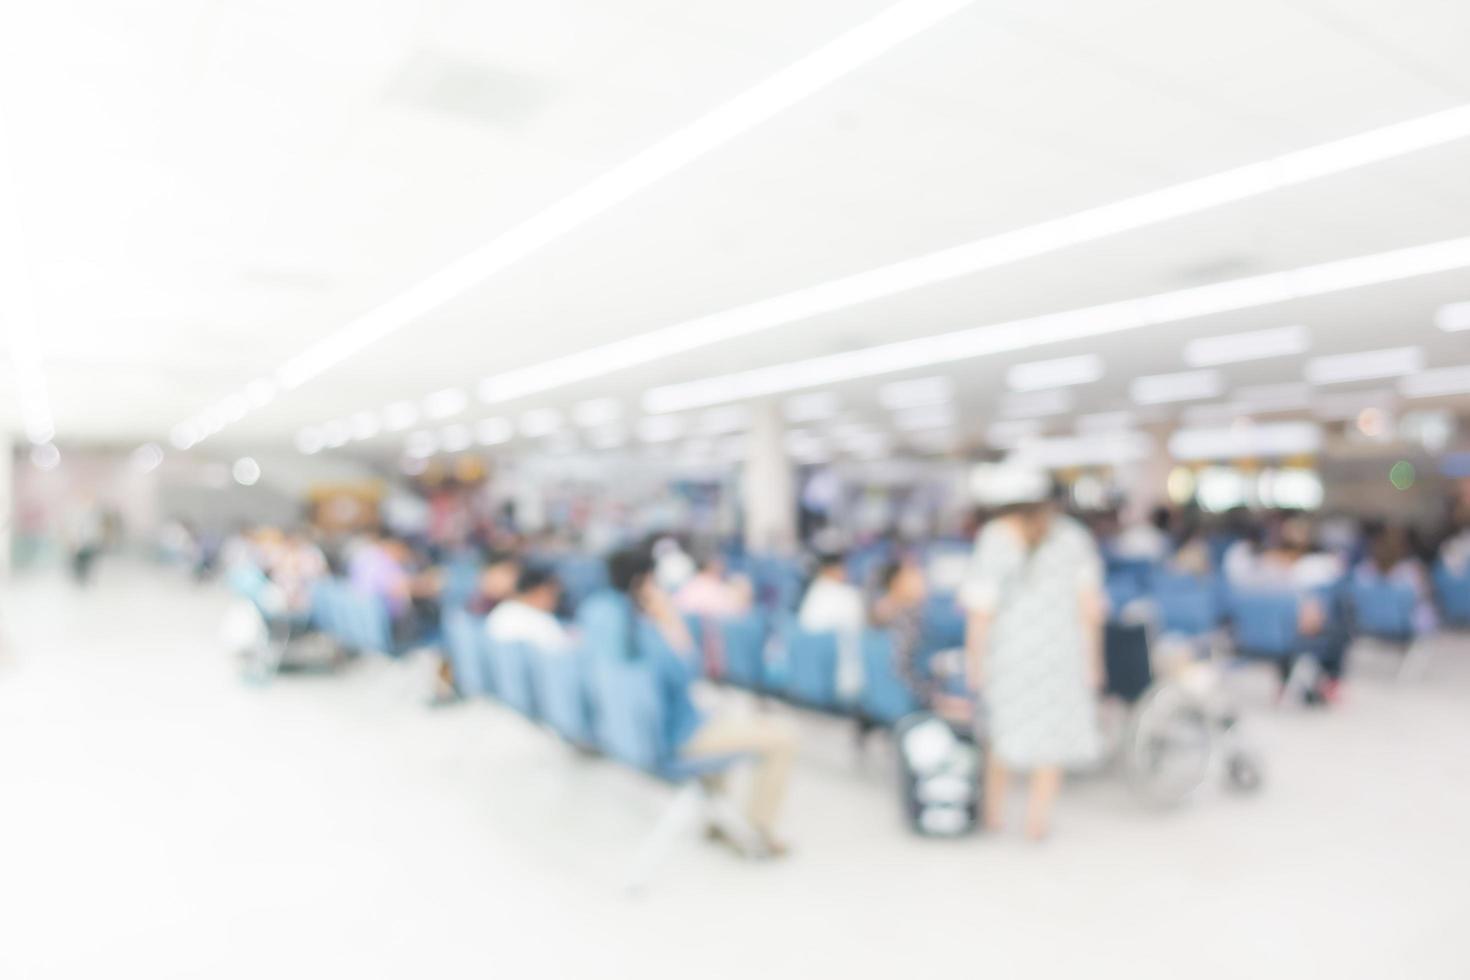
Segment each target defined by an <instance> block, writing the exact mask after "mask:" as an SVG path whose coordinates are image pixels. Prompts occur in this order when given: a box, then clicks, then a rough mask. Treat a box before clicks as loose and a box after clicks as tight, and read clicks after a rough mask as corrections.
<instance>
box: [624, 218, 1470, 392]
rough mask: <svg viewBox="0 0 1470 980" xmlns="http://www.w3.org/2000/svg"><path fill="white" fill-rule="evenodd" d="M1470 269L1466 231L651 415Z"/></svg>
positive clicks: (687, 388) (848, 360)
mask: <svg viewBox="0 0 1470 980" xmlns="http://www.w3.org/2000/svg"><path fill="white" fill-rule="evenodd" d="M1466 266H1470V237H1467V238H1452V239H1449V240H1448V241H1442V242H1434V243H1433V244H1429V245H1418V246H1415V247H1413V248H1404V249H1397V250H1395V251H1391V252H1378V253H1375V254H1373V255H1364V256H1359V257H1357V258H1351V259H1341V260H1339V261H1336V262H1325V263H1322V264H1321V265H1311V266H1303V267H1301V268H1297V269H1290V270H1287V271H1284V272H1272V273H1267V274H1265V275H1261V276H1252V277H1250V278H1246V279H1232V280H1230V281H1227V282H1222V283H1216V284H1215V285H1212V286H1198V287H1195V288H1192V289H1182V290H1177V291H1175V292H1171V293H1158V294H1155V295H1153V296H1143V297H1140V298H1138V299H1131V300H1123V301H1121V302H1117V303H1105V304H1103V305H1101V306H1088V307H1082V308H1080V309H1075V310H1066V311H1063V312H1060V313H1049V314H1045V315H1042V316H1035V317H1027V318H1025V319H1021V320H1006V321H1003V322H1001V323H993V324H987V325H985V326H981V327H972V328H970V329H968V330H956V331H953V332H951V333H943V334H935V335H932V336H928V337H916V338H914V339H912V340H901V341H897V342H895V343H891V344H880V345H878V346H876V347H865V348H861V349H858V350H852V351H847V352H845V353H842V354H830V355H827V356H825V357H815V358H810V359H808V360H804V361H791V362H788V363H785V364H778V365H774V366H772V367H766V368H757V369H755V370H751V371H740V372H737V373H734V374H726V375H717V376H715V377H710V378H703V379H700V380H697V381H686V382H682V383H680V384H673V385H663V386H661V387H658V388H652V389H650V390H649V391H648V392H647V393H645V394H644V396H643V406H644V408H645V410H647V411H649V412H674V411H682V410H684V409H688V408H702V407H705V406H708V405H719V404H722V403H725V402H733V401H743V400H745V399H747V398H759V397H762V396H765V395H773V394H779V393H781V392H786V391H797V390H800V389H802V388H814V387H818V386H821V385H830V384H837V383H839V382H844V381H852V380H854V379H857V378H869V377H875V376H880V375H884V374H891V373H893V372H896V371H910V370H914V369H918V368H925V367H932V366H934V365H937V364H946V363H948V362H950V361H957V360H966V359H969V358H975V357H985V356H987V355H991V354H1000V353H1006V352H1010V351H1017V350H1027V349H1030V348H1032V347H1040V346H1043V345H1045V344H1054V343H1060V342H1062V341H1067V340H1079V339H1082V338H1084V337H1099V336H1103V335H1105V334H1115V333H1123V332H1125V331H1129V330H1137V329H1139V328H1142V327H1150V326H1158V325H1161V324H1165V323H1170V322H1173V321H1176V320H1186V319H1190V318H1193V317H1199V316H1207V315H1210V314H1215V313H1227V312H1230V311H1232V310H1243V309H1250V308H1252V307H1257V306H1268V305H1270V304H1273V303H1282V302H1285V301H1287V300H1292V299H1303V298H1306V297H1309V296H1319V295H1324V294H1326V293H1333V292H1339V291H1342V290H1345V289H1353V288H1358V287H1362V286H1371V285H1375V284H1378V283H1386V282H1396V281H1398V280H1400V279H1409V278H1412V277H1415V276H1423V275H1430V274H1432V273H1436V272H1444V271H1447V270H1450V269H1460V268H1464V267H1466Z"/></svg>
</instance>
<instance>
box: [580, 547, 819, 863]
mask: <svg viewBox="0 0 1470 980" xmlns="http://www.w3.org/2000/svg"><path fill="white" fill-rule="evenodd" d="M608 574H609V580H610V583H611V586H612V590H611V591H610V592H604V593H601V594H599V595H597V596H594V597H593V598H592V599H589V600H588V602H587V603H585V604H584V610H583V617H582V618H583V623H584V629H585V630H586V631H587V632H588V634H589V637H594V636H595V639H593V642H597V643H610V644H613V645H615V648H616V652H617V653H618V654H620V655H622V656H624V657H627V658H628V659H637V660H640V661H642V662H644V663H646V664H647V665H648V667H649V669H651V670H653V671H655V673H656V675H657V677H658V682H659V695H660V697H661V699H662V701H663V718H664V724H665V726H667V727H666V731H665V737H666V741H667V743H668V744H670V745H672V746H674V747H675V749H676V751H677V752H678V753H679V754H680V755H682V756H686V757H690V758H700V757H708V756H726V755H750V756H753V757H754V758H755V773H754V776H755V778H754V784H753V786H752V788H751V796H750V800H749V804H748V806H747V808H746V812H747V816H748V818H749V820H750V823H751V825H752V826H753V828H754V830H755V832H756V833H757V834H759V835H760V837H761V840H762V844H763V845H764V850H765V852H766V853H767V854H769V855H771V856H779V855H782V854H784V853H786V845H785V843H784V842H783V841H782V840H781V838H780V836H779V835H778V834H777V832H776V820H777V816H778V815H779V813H780V810H781V805H782V802H783V801H784V800H785V797H786V786H787V782H788V780H789V778H790V774H791V766H792V763H793V762H794V761H795V758H796V732H795V729H794V728H793V727H792V726H791V725H790V724H789V723H788V722H786V721H784V720H781V719H776V718H772V717H770V716H767V715H754V716H749V717H735V716H732V715H729V714H719V715H712V716H711V715H706V713H705V712H703V711H701V710H700V708H699V707H698V706H697V705H696V704H695V701H694V698H693V696H692V693H691V688H692V686H693V684H694V681H695V680H696V679H697V678H698V661H697V658H696V657H695V650H694V642H693V640H692V638H691V637H690V635H689V629H688V627H687V625H686V624H685V622H684V619H683V617H682V616H680V614H679V612H678V611H677V610H676V609H675V608H674V604H673V603H672V602H671V601H670V599H669V597H668V594H667V593H666V592H664V591H663V589H661V588H660V587H659V585H658V583H657V581H656V580H655V578H654V562H653V558H652V556H651V555H650V554H648V552H647V551H646V550H642V549H639V550H627V551H620V552H617V553H615V554H613V555H612V557H611V558H609V560H608Z"/></svg>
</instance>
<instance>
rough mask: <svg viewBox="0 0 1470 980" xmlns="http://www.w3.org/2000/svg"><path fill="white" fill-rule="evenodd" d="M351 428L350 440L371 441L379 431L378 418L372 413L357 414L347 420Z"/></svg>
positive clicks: (380, 427)
mask: <svg viewBox="0 0 1470 980" xmlns="http://www.w3.org/2000/svg"><path fill="white" fill-rule="evenodd" d="M348 423H349V424H350V425H351V426H352V438H354V439H371V438H373V437H374V436H376V435H377V434H378V433H379V431H381V429H382V426H381V425H379V424H378V417H377V416H376V415H375V414H373V413H372V412H357V413H355V414H354V415H353V416H352V418H350V419H349V420H348Z"/></svg>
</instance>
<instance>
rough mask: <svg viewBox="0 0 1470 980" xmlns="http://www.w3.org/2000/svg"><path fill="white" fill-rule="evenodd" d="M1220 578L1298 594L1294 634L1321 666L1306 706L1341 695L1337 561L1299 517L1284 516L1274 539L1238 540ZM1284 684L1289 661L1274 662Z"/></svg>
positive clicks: (1343, 658)
mask: <svg viewBox="0 0 1470 980" xmlns="http://www.w3.org/2000/svg"><path fill="white" fill-rule="evenodd" d="M1225 577H1226V578H1227V579H1228V580H1229V583H1230V586H1231V588H1234V589H1242V590H1246V591H1250V590H1262V591H1270V590H1280V591H1288V592H1294V593H1296V594H1297V595H1299V596H1300V599H1301V601H1300V604H1299V613H1298V618H1297V632H1298V633H1299V634H1300V636H1301V637H1302V639H1303V640H1304V641H1305V642H1306V643H1307V645H1308V646H1309V647H1310V648H1311V654H1312V659H1314V660H1316V661H1317V664H1318V666H1320V667H1321V668H1322V678H1321V680H1320V681H1319V683H1318V685H1317V687H1316V689H1314V690H1312V691H1310V692H1308V694H1307V703H1309V704H1314V705H1320V704H1334V703H1336V702H1337V701H1338V700H1339V698H1340V696H1341V687H1342V675H1343V669H1344V667H1345V665H1346V662H1347V648H1348V642H1349V639H1350V638H1349V636H1348V632H1347V624H1346V618H1345V617H1344V616H1343V615H1342V614H1341V612H1342V611H1341V610H1340V609H1339V608H1337V603H1336V600H1335V599H1334V597H1333V594H1332V588H1333V586H1334V585H1336V584H1337V583H1338V582H1339V581H1340V580H1341V579H1342V577H1343V566H1342V561H1341V559H1340V558H1338V557H1337V556H1336V555H1332V554H1329V553H1327V552H1325V551H1322V550H1321V549H1319V548H1317V547H1316V546H1315V542H1314V539H1313V532H1312V525H1311V523H1310V522H1309V521H1308V520H1307V519H1306V518H1304V517H1299V516H1293V517H1288V518H1286V519H1285V520H1283V521H1282V522H1281V525H1280V527H1279V528H1278V529H1277V530H1276V534H1275V540H1273V541H1264V542H1261V541H1255V542H1253V541H1241V542H1239V543H1238V544H1236V545H1234V546H1233V547H1232V548H1231V550H1230V551H1229V552H1228V553H1227V554H1226V556H1225ZM1277 668H1278V669H1279V670H1280V671H1281V680H1282V684H1283V686H1284V685H1285V683H1286V680H1287V676H1288V674H1289V673H1290V671H1291V663H1290V662H1289V661H1286V660H1282V661H1280V662H1279V663H1278V664H1277Z"/></svg>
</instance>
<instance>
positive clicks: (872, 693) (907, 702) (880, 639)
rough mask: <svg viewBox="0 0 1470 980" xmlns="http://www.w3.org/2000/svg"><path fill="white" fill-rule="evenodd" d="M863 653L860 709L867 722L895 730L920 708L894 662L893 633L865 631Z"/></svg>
mask: <svg viewBox="0 0 1470 980" xmlns="http://www.w3.org/2000/svg"><path fill="white" fill-rule="evenodd" d="M862 651H863V691H862V695H861V696H860V697H859V699H858V706H859V707H860V708H861V709H862V712H863V715H864V716H865V717H867V718H868V720H870V721H872V722H874V723H876V724H879V725H883V726H885V727H892V726H893V725H895V724H897V723H898V721H899V719H900V718H903V717H904V716H905V715H908V714H911V713H912V712H914V711H917V710H918V709H919V702H918V699H917V698H916V697H915V696H914V692H913V691H911V690H910V689H909V686H908V685H907V684H905V683H904V680H903V678H902V677H900V676H899V673H898V667H897V665H896V664H895V663H894V648H893V636H892V634H890V633H889V632H888V631H887V630H866V631H864V633H863V638H862Z"/></svg>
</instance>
